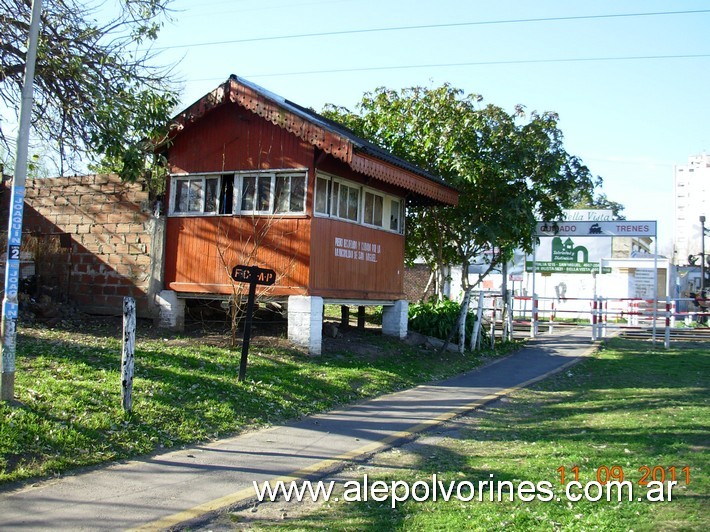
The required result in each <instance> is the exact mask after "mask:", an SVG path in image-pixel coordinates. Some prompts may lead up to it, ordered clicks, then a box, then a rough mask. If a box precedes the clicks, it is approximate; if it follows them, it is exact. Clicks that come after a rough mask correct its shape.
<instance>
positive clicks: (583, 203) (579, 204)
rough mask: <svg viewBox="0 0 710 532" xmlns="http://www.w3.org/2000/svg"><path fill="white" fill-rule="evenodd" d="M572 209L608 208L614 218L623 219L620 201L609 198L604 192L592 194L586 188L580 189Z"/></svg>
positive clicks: (624, 217) (622, 207) (622, 208)
mask: <svg viewBox="0 0 710 532" xmlns="http://www.w3.org/2000/svg"><path fill="white" fill-rule="evenodd" d="M571 208H572V209H600V210H610V211H611V214H612V216H613V217H614V219H615V220H625V219H626V216H624V215H623V214H622V213H621V211H623V210H624V206H623V205H622V204H621V203H618V202H616V201H612V200H610V199H609V198H608V197H607V195H606V194H603V193H601V194H598V195H596V196H593V195H591V194H590V193H589V191H586V190H580V191H579V192H578V193H577V194H576V195H575V198H574V200H573V204H572V206H571Z"/></svg>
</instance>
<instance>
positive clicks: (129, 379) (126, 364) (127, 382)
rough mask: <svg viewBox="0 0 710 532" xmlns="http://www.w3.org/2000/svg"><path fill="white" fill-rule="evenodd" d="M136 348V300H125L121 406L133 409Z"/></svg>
mask: <svg viewBox="0 0 710 532" xmlns="http://www.w3.org/2000/svg"><path fill="white" fill-rule="evenodd" d="M135 348H136V300H135V299H133V298H132V297H124V298H123V348H122V350H121V405H122V406H123V409H124V410H125V411H126V412H130V411H131V410H132V409H133V369H134V362H135V360H134V358H135V357H134V353H135Z"/></svg>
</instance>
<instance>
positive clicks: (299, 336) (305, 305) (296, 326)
mask: <svg viewBox="0 0 710 532" xmlns="http://www.w3.org/2000/svg"><path fill="white" fill-rule="evenodd" d="M288 339H289V340H290V341H291V342H293V344H294V345H297V346H299V347H304V348H306V349H307V350H308V354H309V355H320V354H321V352H322V343H323V298H322V297H316V296H289V298H288Z"/></svg>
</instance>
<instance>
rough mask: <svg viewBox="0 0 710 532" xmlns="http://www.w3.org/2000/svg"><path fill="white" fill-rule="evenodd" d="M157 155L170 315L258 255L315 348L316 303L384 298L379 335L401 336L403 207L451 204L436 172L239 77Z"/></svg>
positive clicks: (273, 290) (200, 107) (230, 284)
mask: <svg viewBox="0 0 710 532" xmlns="http://www.w3.org/2000/svg"><path fill="white" fill-rule="evenodd" d="M163 151H164V155H165V157H166V158H167V161H168V165H169V170H170V178H169V183H168V184H167V193H166V203H167V205H166V213H167V223H166V228H165V239H166V245H165V259H164V271H165V274H164V287H165V289H166V290H165V291H164V292H163V293H162V294H161V297H162V298H163V301H164V307H165V308H166V312H168V313H173V314H174V315H176V316H179V315H180V306H181V305H183V304H184V300H185V299H186V298H190V297H200V296H204V295H207V294H210V295H221V296H231V295H234V294H235V293H236V291H237V290H239V286H236V285H235V281H234V280H233V279H232V278H231V275H230V273H231V271H232V268H233V267H234V266H235V265H250V266H251V265H255V266H259V267H263V268H269V269H272V270H274V271H275V272H276V274H277V278H276V283H275V284H274V285H273V286H270V287H268V288H264V289H263V291H262V296H268V297H273V298H280V299H282V300H286V299H287V300H288V308H289V314H288V319H289V336H290V337H291V339H292V340H294V341H295V342H296V343H298V344H301V345H304V346H305V347H307V348H308V349H309V350H310V351H311V352H312V353H318V352H320V341H321V331H320V327H321V320H322V308H323V304H324V303H325V302H330V303H339V304H343V305H358V306H360V305H366V304H380V305H384V309H385V310H384V319H383V329H384V331H385V332H386V333H390V334H397V335H400V336H403V335H404V334H406V320H407V317H406V308H407V304H406V301H405V300H404V288H403V279H404V232H405V207H406V205H411V204H428V205H437V204H439V205H445V204H455V203H456V202H457V200H458V193H457V192H456V191H455V190H454V189H453V188H451V187H450V186H449V185H447V184H446V183H445V182H444V181H443V180H441V179H439V178H438V177H436V176H433V175H430V174H428V173H427V172H425V171H424V170H422V169H421V168H418V167H416V166H415V165H412V164H410V163H408V162H407V161H404V160H402V159H400V158H398V157H395V156H394V155H392V154H390V153H389V152H387V151H385V150H383V149H381V148H380V147H378V146H375V145H374V144H372V143H369V142H367V141H365V140H363V139H361V138H359V137H357V136H356V135H354V134H353V133H352V132H351V131H350V130H348V129H346V128H344V127H342V126H341V125H339V124H337V123H335V122H333V121H330V120H327V119H325V118H324V117H322V116H320V115H318V114H316V113H315V112H313V111H312V110H310V109H306V108H304V107H301V106H299V105H297V104H295V103H293V102H290V101H289V100H286V99H284V98H282V97H280V96H277V95H275V94H273V93H271V92H269V91H267V90H265V89H263V88H261V87H259V86H257V85H255V84H253V83H250V82H248V81H246V80H244V79H241V78H237V77H235V76H232V77H230V78H229V80H227V82H226V83H224V84H223V85H221V86H219V87H218V88H217V89H215V90H214V91H212V92H211V93H209V94H207V95H205V96H204V97H203V98H202V99H200V100H199V101H197V102H196V103H195V104H193V105H192V106H190V107H189V108H187V109H186V110H184V111H183V112H182V113H180V114H179V115H178V116H177V117H176V120H175V127H174V128H173V132H172V134H171V137H170V140H169V142H167V143H166V144H165V145H164V147H163Z"/></svg>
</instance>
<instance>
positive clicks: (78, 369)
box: [0, 328, 510, 484]
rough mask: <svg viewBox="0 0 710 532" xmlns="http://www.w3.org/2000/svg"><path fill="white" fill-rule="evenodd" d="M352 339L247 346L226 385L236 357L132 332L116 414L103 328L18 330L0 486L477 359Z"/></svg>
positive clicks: (297, 412) (368, 337)
mask: <svg viewBox="0 0 710 532" xmlns="http://www.w3.org/2000/svg"><path fill="white" fill-rule="evenodd" d="M362 335H364V340H365V341H366V342H367V343H368V344H372V345H371V348H370V349H368V350H367V351H366V352H365V354H362V355H357V354H354V353H353V352H347V351H343V352H333V353H328V354H324V355H322V356H320V357H308V356H306V355H304V354H302V353H300V352H298V351H293V350H289V349H285V348H276V347H270V346H269V345H273V344H274V342H270V341H269V339H268V338H262V339H261V340H259V339H254V340H253V343H252V346H251V349H250V353H249V366H248V369H247V375H246V380H245V382H243V383H238V382H237V378H236V377H237V374H238V371H239V360H240V350H237V351H232V350H229V349H228V348H223V347H216V346H210V345H207V343H206V342H205V341H203V340H200V339H194V338H192V339H191V338H174V337H171V338H157V339H156V338H149V337H141V336H140V335H139V337H138V340H137V346H136V358H135V360H136V362H135V364H136V373H135V379H134V388H133V412H132V413H130V414H126V413H125V412H124V411H123V410H122V409H121V399H120V395H121V390H120V382H119V380H120V358H121V343H120V340H119V338H120V332H119V333H117V334H116V333H115V331H114V333H113V337H110V336H109V337H107V336H106V332H105V331H104V332H103V333H102V332H101V331H98V332H96V333H91V332H86V331H83V332H82V331H76V330H75V331H62V330H52V329H46V328H23V329H21V330H20V334H19V336H18V341H17V356H16V364H17V372H16V384H15V397H16V402H14V403H0V483H5V484H7V483H9V482H13V481H18V480H25V479H30V478H36V477H46V476H52V475H57V474H60V473H63V472H66V471H68V470H71V469H74V468H79V467H85V466H91V465H96V464H101V463H105V462H110V461H114V460H119V459H125V458H130V457H135V456H139V455H144V454H149V453H152V452H155V451H159V450H161V449H165V448H171V447H177V446H184V445H187V444H191V443H196V442H200V441H206V440H209V439H214V438H217V437H220V436H226V435H231V434H235V433H237V432H239V431H242V430H245V429H248V428H253V427H260V426H265V425H268V424H271V423H275V422H281V421H284V420H288V419H293V418H298V417H300V416H302V415H306V414H310V413H314V412H320V411H324V410H327V409H329V408H332V407H334V406H336V405H340V404H345V403H350V402H355V401H358V400H360V399H363V398H366V397H372V396H376V395H380V394H382V393H385V392H389V391H394V390H398V389H403V388H407V387H411V386H414V385H416V384H419V383H422V382H427V381H431V380H435V379H440V378H443V377H446V376H449V375H453V374H456V373H459V372H462V371H465V370H467V369H471V368H473V367H475V366H476V365H478V364H479V363H480V360H481V358H480V355H472V354H469V355H466V356H461V355H459V354H457V353H444V354H439V353H437V352H434V351H423V350H421V349H418V348H413V347H409V346H406V345H405V344H403V343H401V342H399V341H398V340H396V339H392V338H388V337H383V336H381V335H379V334H378V333H362ZM502 349H503V350H504V349H506V348H505V347H503V348H502ZM508 349H510V347H508ZM503 350H501V351H499V352H498V353H501V352H504V351H503Z"/></svg>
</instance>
